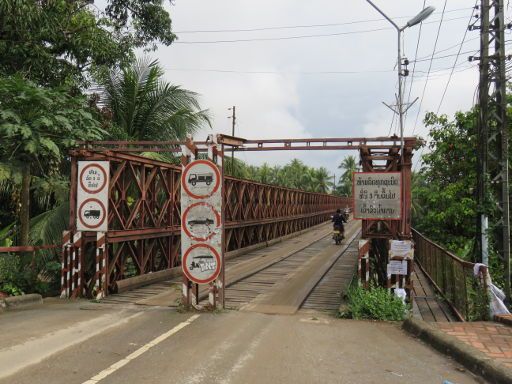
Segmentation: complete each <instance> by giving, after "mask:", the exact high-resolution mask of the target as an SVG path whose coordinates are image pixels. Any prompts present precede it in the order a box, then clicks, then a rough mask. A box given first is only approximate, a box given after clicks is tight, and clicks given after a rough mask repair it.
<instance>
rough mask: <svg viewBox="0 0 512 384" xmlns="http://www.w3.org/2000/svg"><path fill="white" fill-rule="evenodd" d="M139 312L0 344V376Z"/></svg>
mask: <svg viewBox="0 0 512 384" xmlns="http://www.w3.org/2000/svg"><path fill="white" fill-rule="evenodd" d="M143 313H144V312H138V313H136V314H134V315H131V316H127V313H126V312H124V311H123V312H121V313H120V314H108V315H102V316H99V317H96V318H94V319H91V320H86V321H82V322H79V323H75V324H74V325H72V326H69V327H67V328H63V329H60V330H58V331H53V332H50V333H48V334H46V335H44V336H42V337H39V338H35V339H30V340H27V341H25V342H23V343H22V344H18V345H14V346H11V347H8V348H3V347H1V346H0V379H3V378H4V377H7V376H10V375H13V374H15V373H17V372H19V371H21V370H22V369H25V368H27V367H28V366H30V365H33V364H38V363H40V362H41V361H43V360H44V359H46V358H48V357H50V356H51V355H53V354H55V353H58V352H60V351H62V350H64V349H66V348H69V347H71V346H74V345H76V344H79V343H81V342H83V341H85V340H88V339H90V338H91V337H94V336H97V335H99V334H100V333H102V332H105V331H107V330H109V329H112V328H116V327H118V326H120V325H122V324H126V323H127V322H129V321H131V320H133V319H135V318H137V317H139V316H141V315H142V314H143ZM123 316H124V317H123ZM126 316H127V317H126Z"/></svg>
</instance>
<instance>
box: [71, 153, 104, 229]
mask: <svg viewBox="0 0 512 384" xmlns="http://www.w3.org/2000/svg"><path fill="white" fill-rule="evenodd" d="M109 166H110V164H109V162H108V161H79V162H78V183H77V221H76V227H77V230H78V231H93V232H106V231H107V230H108V190H109V187H108V184H109V172H110V168H109Z"/></svg>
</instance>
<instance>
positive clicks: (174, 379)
mask: <svg viewBox="0 0 512 384" xmlns="http://www.w3.org/2000/svg"><path fill="white" fill-rule="evenodd" d="M103 308H105V307H103ZM119 310H120V309H119V306H118V307H112V308H110V309H109V310H106V309H103V310H102V312H103V313H104V314H103V315H101V316H99V314H97V316H99V317H100V318H101V317H105V316H107V317H109V316H110V317H112V316H113V318H116V319H117V320H118V321H121V319H123V318H124V320H125V321H124V322H123V323H122V324H120V325H119V326H117V327H111V328H109V329H107V330H106V331H104V332H101V333H99V334H96V335H95V336H92V337H90V338H88V339H87V335H88V332H94V331H95V332H100V331H101V330H99V331H98V329H97V327H96V326H95V325H89V328H88V327H87V326H82V327H81V328H80V327H79V326H77V325H76V324H75V325H73V324H71V325H72V327H71V329H69V330H68V331H70V330H71V332H68V333H67V334H66V335H67V337H68V338H69V339H68V341H69V342H70V343H72V342H73V338H76V337H83V338H85V340H82V341H80V342H79V343H76V344H75V345H72V346H70V347H68V348H67V349H65V350H63V351H61V352H59V353H56V354H53V355H52V356H50V357H49V358H47V359H45V360H43V361H42V362H39V363H37V364H35V365H32V366H30V367H25V368H24V369H22V370H21V371H19V372H18V373H16V374H15V375H13V376H10V377H4V378H3V379H0V383H1V384H22V383H27V384H37V383H42V384H64V383H65V384H73V383H77V384H81V383H87V384H93V383H98V382H99V383H102V384H109V383H155V384H159V383H166V384H167V383H187V384H188V383H191V384H199V383H226V384H227V383H293V384H300V383H308V384H309V383H379V384H380V383H384V384H385V383H390V384H391V383H393V384H395V383H424V384H427V383H432V384H441V383H443V380H449V381H451V382H453V383H459V384H464V383H477V382H482V381H478V380H476V379H475V378H474V377H473V376H472V375H470V374H469V373H467V372H461V371H459V370H458V369H457V368H458V367H457V366H456V365H455V364H454V363H453V362H451V361H450V360H449V359H447V358H446V357H445V356H442V355H440V354H438V353H436V352H434V351H433V350H432V349H431V348H429V347H428V346H426V345H423V344H421V343H420V342H418V341H417V340H415V339H413V338H411V337H410V336H408V335H406V334H405V333H404V332H402V331H401V330H400V328H399V326H398V325H396V324H388V323H376V322H362V321H351V320H339V319H335V318H333V317H328V316H320V315H318V316H315V315H311V314H303V313H300V312H299V313H298V314H296V315H291V316H282V315H265V314H260V313H252V312H237V311H230V312H222V313H213V314H200V315H194V314H190V313H188V314H187V313H181V314H180V313H177V312H175V311H174V310H172V309H168V308H144V309H143V310H141V311H137V312H135V310H133V309H130V310H125V312H124V313H123V314H122V315H120V314H119ZM35 312H37V311H35ZM88 312H89V311H88ZM90 312H92V311H90ZM100 312H101V311H100ZM20 313H21V312H20ZM8 315H9V316H12V314H8ZM2 316H3V315H2ZM30 316H31V313H30V311H28V312H25V317H30ZM87 316H89V315H88V314H87ZM129 316H131V317H129ZM4 320H5V318H4ZM1 325H2V319H1V318H0V326H1ZM42 326H47V327H49V325H48V324H43V325H42ZM73 329H77V332H76V333H73V332H72V330H73ZM78 330H80V331H81V332H80V333H79V332H78ZM11 331H12V332H22V331H21V330H20V329H18V331H14V330H11ZM51 332H54V334H55V332H64V331H63V330H60V331H58V330H55V329H54V330H53V331H51ZM51 332H50V333H51ZM0 337H1V336H0ZM0 341H1V339H0ZM61 342H63V340H61ZM30 343H32V344H30ZM33 343H37V339H34V340H25V346H28V347H30V346H31V345H35V344H33ZM0 348H3V349H0V377H2V372H3V371H4V369H6V368H8V367H6V365H5V362H6V356H9V353H10V350H9V346H8V347H7V348H4V346H3V345H2V343H0ZM10 348H13V345H10ZM14 348H15V347H14ZM2 364H4V365H2Z"/></svg>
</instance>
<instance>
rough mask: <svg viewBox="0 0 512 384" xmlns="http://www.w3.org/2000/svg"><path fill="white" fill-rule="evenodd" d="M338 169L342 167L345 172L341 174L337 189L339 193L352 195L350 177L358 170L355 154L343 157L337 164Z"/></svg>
mask: <svg viewBox="0 0 512 384" xmlns="http://www.w3.org/2000/svg"><path fill="white" fill-rule="evenodd" d="M338 168H339V169H344V170H345V172H343V174H342V175H341V178H340V181H339V184H338V187H337V190H338V192H339V193H341V194H346V195H349V196H351V195H352V177H353V174H354V172H357V171H358V166H357V163H356V157H355V156H351V155H349V156H347V157H345V158H344V159H343V161H342V162H341V164H340V165H339V166H338Z"/></svg>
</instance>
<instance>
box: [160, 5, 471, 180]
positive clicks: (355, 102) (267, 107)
mask: <svg viewBox="0 0 512 384" xmlns="http://www.w3.org/2000/svg"><path fill="white" fill-rule="evenodd" d="M375 3H376V4H377V5H378V6H379V7H380V8H381V9H382V10H383V11H384V12H386V13H387V14H388V15H390V16H391V17H392V18H393V19H394V20H396V22H397V23H398V24H400V25H404V24H405V23H406V22H407V20H408V19H409V18H411V17H412V16H414V15H416V14H417V13H418V12H419V11H420V10H421V9H422V7H423V3H424V1H423V0H392V1H390V0H388V1H384V0H375ZM426 5H432V6H434V7H435V8H436V11H435V13H434V14H433V15H432V16H430V18H429V19H427V21H426V22H425V23H424V24H423V26H422V32H421V39H420V41H419V46H418V58H419V59H420V61H419V62H417V64H416V71H415V72H414V81H413V83H412V85H413V86H412V90H411V91H410V84H411V79H412V73H413V66H414V64H413V63H412V61H413V60H414V58H415V53H416V46H417V44H418V34H419V30H420V28H419V26H415V27H412V28H410V29H407V30H406V31H405V35H404V54H405V56H406V57H407V58H408V59H409V60H410V61H411V64H410V65H409V70H410V72H411V75H410V76H409V77H408V78H407V85H406V90H405V100H406V101H407V100H408V99H409V98H408V96H409V92H410V95H411V100H412V99H414V98H415V97H419V98H420V100H419V101H418V102H417V103H416V104H415V105H414V106H413V107H412V108H411V110H410V111H409V114H408V116H407V121H406V126H405V135H406V136H410V135H419V136H422V137H426V136H427V131H426V129H425V128H424V126H423V124H422V117H423V116H424V113H425V112H426V111H434V112H436V111H437V110H438V108H439V103H440V100H441V96H442V94H443V91H444V89H445V87H446V84H447V81H448V78H449V75H450V72H451V68H452V66H453V65H454V63H455V59H456V54H457V52H458V51H459V47H460V44H461V42H462V40H463V36H464V34H465V31H466V29H467V25H468V22H469V19H470V17H471V14H472V11H473V10H472V5H474V1H473V0H450V1H448V2H447V5H446V9H445V13H444V20H443V23H442V24H441V29H440V33H439V36H438V39H437V47H436V53H435V54H434V60H433V61H432V62H431V61H430V57H431V55H432V53H433V50H434V44H435V41H436V36H437V31H438V28H439V26H440V20H441V17H442V10H443V7H444V5H445V0H427V1H426ZM169 11H170V14H171V17H172V21H173V30H174V31H175V33H176V34H177V35H178V40H177V42H176V43H174V44H172V46H170V47H159V49H158V50H157V51H156V52H152V53H151V56H152V57H156V58H158V59H159V61H160V63H161V64H162V65H163V66H164V67H165V69H166V77H167V79H168V80H169V81H170V82H172V83H175V84H180V85H182V86H183V87H184V88H187V89H190V90H193V91H196V92H198V93H199V94H200V95H201V99H200V100H201V104H202V106H204V108H208V109H209V110H210V111H211V114H212V116H213V130H212V131H213V132H216V133H230V132H231V121H230V120H229V119H227V116H228V115H230V111H228V108H229V107H230V106H232V105H236V111H237V126H236V135H237V136H240V137H244V138H248V139H256V138H300V137H350V136H369V137H371V136H380V135H388V134H390V133H391V134H393V133H395V132H396V133H398V134H399V131H398V125H397V124H396V120H395V124H394V125H393V126H391V122H392V118H393V113H392V112H391V111H390V110H388V109H387V108H386V107H385V106H384V105H383V104H382V101H386V102H388V103H392V102H393V99H394V94H395V92H396V90H397V73H396V69H395V63H396V55H397V33H396V30H394V29H392V28H391V26H390V24H389V23H388V22H387V21H385V20H383V18H382V17H381V16H380V15H379V14H378V13H377V12H376V11H375V10H374V9H373V8H372V7H371V6H370V5H369V4H368V3H367V2H366V1H365V0H344V1H339V0H338V1H334V0H316V1H304V0H259V1H247V0H216V1H205V0H175V1H174V5H172V6H169ZM325 24H330V25H327V26H326V25H325ZM319 25H322V26H319ZM276 27H294V28H276ZM248 29H250V30H253V31H241V30H248ZM254 29H257V30H256V31H254ZM226 30H229V31H226ZM192 31H204V32H192ZM219 31H220V32H219ZM328 34H331V36H315V37H304V36H311V35H328ZM289 37H300V38H292V39H290V38H289ZM275 38H281V39H279V40H268V39H275ZM251 39H260V40H257V41H237V42H226V41H230V40H231V41H232V40H251ZM261 39H263V40H261ZM194 42H196V43H194ZM199 42H200V43H199ZM205 42H210V43H205ZM478 45H479V43H478V31H469V32H467V35H466V38H465V43H464V45H463V46H462V49H461V54H460V56H459V58H458V61H457V65H456V66H455V70H454V73H453V76H452V78H451V82H450V85H449V87H448V90H447V93H446V97H445V99H444V102H443V103H442V104H441V106H440V109H439V112H440V113H446V114H449V115H453V113H454V112H456V111H457V110H466V109H468V108H470V107H471V105H472V103H473V97H474V93H475V87H476V84H477V80H478V72H477V68H476V67H475V63H469V62H468V60H467V58H468V56H469V55H471V54H474V53H475V52H477V50H478ZM468 51H471V53H468ZM441 56H446V57H444V58H441ZM429 66H431V74H430V76H429V77H428V81H427V72H428V70H429ZM255 72H256V73H255ZM258 72H259V73H258ZM326 72H327V73H326ZM329 72H330V73H329ZM333 72H338V73H333ZM425 84H426V88H425V93H424V94H423V90H424V87H425ZM422 95H423V100H422V102H421V110H420V114H419V118H418V120H417V122H416V118H417V116H418V108H419V106H420V101H421V99H422ZM205 136H206V132H201V133H200V134H198V135H197V136H196V138H197V139H200V140H202V139H204V138H205ZM347 154H348V153H347V152H338V151H316V152H291V153H290V152H278V153H271V152H260V153H252V154H239V155H238V156H239V157H240V158H241V159H243V160H245V161H248V162H249V163H252V164H258V165H259V164H262V163H263V162H265V161H266V162H268V163H269V164H271V165H274V164H284V163H286V162H287V161H289V160H290V159H291V158H294V157H297V158H300V159H302V160H303V161H304V162H306V163H307V164H308V165H311V166H315V167H319V166H325V167H326V168H328V170H329V171H330V172H331V173H336V175H337V176H339V175H340V173H341V170H338V169H337V165H338V164H339V163H340V162H341V160H342V159H343V157H345V156H346V155H347ZM351 154H355V153H351Z"/></svg>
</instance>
